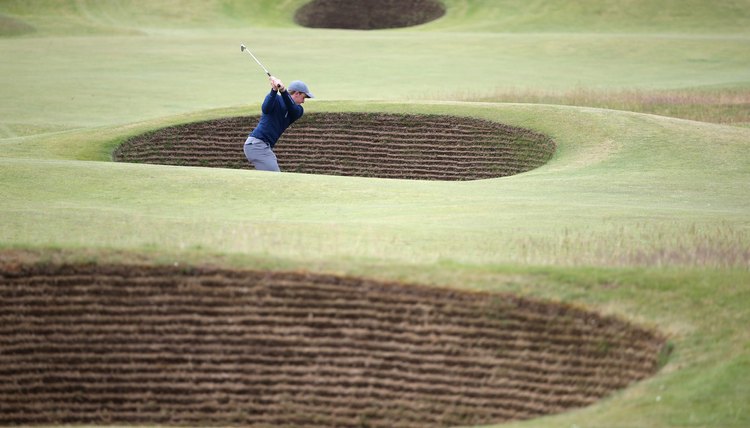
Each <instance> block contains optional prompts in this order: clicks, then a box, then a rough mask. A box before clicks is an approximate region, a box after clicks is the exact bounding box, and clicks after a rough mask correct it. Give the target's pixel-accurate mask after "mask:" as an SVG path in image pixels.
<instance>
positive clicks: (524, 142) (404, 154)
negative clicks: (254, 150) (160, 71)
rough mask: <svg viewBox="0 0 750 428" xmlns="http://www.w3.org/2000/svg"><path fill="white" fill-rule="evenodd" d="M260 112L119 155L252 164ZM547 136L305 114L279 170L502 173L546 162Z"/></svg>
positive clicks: (464, 123)
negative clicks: (249, 141) (250, 145)
mask: <svg viewBox="0 0 750 428" xmlns="http://www.w3.org/2000/svg"><path fill="white" fill-rule="evenodd" d="M257 124H258V116H248V117H233V118H225V119H217V120H211V121H205V122H198V123H190V124H185V125H179V126H173V127H168V128H163V129H159V130H156V131H153V132H149V133H147V134H144V135H140V136H137V137H134V138H131V139H130V140H128V141H126V142H125V143H123V144H122V145H121V146H120V147H119V148H118V149H117V150H116V151H115V153H114V159H115V160H117V161H121V162H143V163H154V164H164V165H189V166H209V167H223V168H246V169H252V165H251V164H250V163H249V162H248V161H247V159H246V158H245V154H244V152H243V150H242V147H243V144H244V142H245V139H246V138H247V135H248V134H249V133H250V131H252V129H253V128H254V127H255V126H256V125H257ZM554 151H555V143H554V141H552V139H551V138H549V137H548V136H546V135H543V134H540V133H537V132H534V131H531V130H528V129H523V128H518V127H513V126H508V125H504V124H500V123H496V122H490V121H486V120H479V119H472V118H465V117H455V116H438V115H397V114H384V113H307V114H305V115H304V116H303V117H302V119H300V120H298V121H297V122H295V123H294V124H292V126H291V127H290V128H289V129H287V131H286V132H285V133H284V134H283V135H282V137H281V138H280V139H279V141H278V143H277V144H276V147H275V148H274V152H275V153H276V156H277V157H278V160H279V166H280V167H281V170H282V171H286V172H301V173H309V174H327V175H344V176H359V177H380V178H405V179H418V180H477V179H484V178H495V177H504V176H508V175H513V174H518V173H520V172H524V171H529V170H531V169H534V168H537V167H539V166H541V165H544V164H545V163H546V162H547V161H548V160H549V159H550V158H551V157H552V155H553V154H554Z"/></svg>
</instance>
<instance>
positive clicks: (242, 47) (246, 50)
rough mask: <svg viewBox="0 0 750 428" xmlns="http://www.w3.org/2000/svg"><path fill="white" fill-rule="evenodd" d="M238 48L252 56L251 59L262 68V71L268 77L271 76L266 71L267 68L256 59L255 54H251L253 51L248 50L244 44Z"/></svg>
mask: <svg viewBox="0 0 750 428" xmlns="http://www.w3.org/2000/svg"><path fill="white" fill-rule="evenodd" d="M240 50H241V51H242V52H247V53H249V54H250V56H251V57H253V59H254V60H255V62H257V63H258V65H259V66H260V67H261V68H262V69H263V71H265V72H266V74H267V75H268V77H271V73H270V72H269V71H268V69H267V68H266V67H265V66H263V64H261V63H260V61H258V58H256V57H255V55H253V53H252V52H250V50H249V49H248V48H247V47H246V46H245V45H240Z"/></svg>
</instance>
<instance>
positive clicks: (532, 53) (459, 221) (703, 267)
mask: <svg viewBox="0 0 750 428" xmlns="http://www.w3.org/2000/svg"><path fill="white" fill-rule="evenodd" d="M304 3H305V2H304V1H302V0H289V1H284V2H278V1H276V2H271V1H267V0H263V1H256V2H242V1H239V0H226V1H219V0H212V1H197V0H183V1H166V0H160V1H154V2H146V3H144V2H135V1H124V0H123V1H117V2H98V1H93V0H88V1H86V0H83V1H52V0H40V1H35V2H26V1H4V2H0V18H2V20H0V57H1V58H2V61H0V88H2V89H0V91H2V92H1V94H2V96H1V97H0V184H1V186H0V200H2V204H0V218H1V219H2V221H0V248H2V249H3V250H4V251H5V253H4V254H11V253H12V252H29V253H30V254H34V255H35V256H34V257H36V258H38V259H39V260H63V261H100V262H126V263H133V262H141V261H144V260H146V261H148V262H150V263H175V262H179V263H191V264H203V263H210V264H219V265H224V266H230V267H237V268H253V269H292V270H296V269H307V270H312V271H324V272H334V273H343V274H351V275H364V276H371V277H377V278H381V279H395V280H404V281H409V282H420V283H426V284H435V285H448V286H454V287H460V288H467V289H484V290H496V291H510V292H514V293H518V294H521V295H527V296H533V297H541V298H546V299H553V300H559V301H565V302H569V303H572V304H576V305H586V306H588V307H591V308H594V309H596V310H599V311H601V312H604V313H608V314H615V315H618V316H621V317H624V318H626V319H629V320H632V321H634V322H638V323H641V324H644V325H646V326H649V327H654V328H658V329H659V330H661V331H662V332H664V333H665V334H667V335H668V337H669V340H670V343H671V344H672V346H673V347H674V350H673V353H672V354H671V355H670V356H668V357H665V361H664V363H665V366H664V367H663V369H662V370H661V371H660V372H659V373H658V374H657V375H656V376H655V377H653V378H651V379H648V380H646V381H644V382H641V383H639V384H637V385H634V386H632V387H630V388H628V389H626V390H624V391H622V392H619V393H617V394H615V395H614V396H612V397H610V398H608V399H606V400H604V401H602V402H601V403H598V404H596V405H594V406H591V407H588V408H585V409H580V410H575V411H571V412H568V413H565V414H562V415H556V416H550V417H545V418H541V419H538V420H533V421H525V422H519V423H514V424H509V425H508V426H513V427H516V426H518V427H532V426H533V427H560V426H564V427H572V426H577V427H581V428H584V427H623V428H624V427H686V426H691V427H738V428H739V427H746V426H750V408H748V406H747V403H748V402H750V387H748V386H747V382H745V381H744V379H746V378H748V376H750V334H748V329H747V328H746V326H747V325H748V324H749V323H750V191H749V190H750V154H748V153H750V127H748V126H747V125H748V124H750V119H748V117H750V95H749V94H750V1H730V0H727V1H718V2H708V1H676V0H674V1H672V0H662V1H657V2H647V1H640V0H639V1H636V0H633V1H619V2H615V1H609V0H606V1H593V0H590V1H588V0H587V1H579V2H574V1H561V2H544V1H526V2H522V1H510V0H502V1H492V0H485V1H479V0H477V1H469V0H451V1H445V4H446V6H447V14H446V16H445V17H443V18H441V19H438V20H436V21H434V22H431V23H429V24H426V25H423V26H419V27H416V28H407V29H398V30H386V31H371V32H358V31H345V30H321V29H316V30H312V29H305V28H299V27H297V26H295V25H294V23H293V21H292V16H293V12H294V8H295V7H297V6H299V5H302V4H304ZM17 28H24V29H26V30H28V31H26V30H24V31H19V30H16V29H17ZM30 28H33V31H31V30H30ZM241 43H245V44H246V45H247V46H248V47H249V48H250V49H251V50H252V51H253V52H254V53H255V54H256V55H257V56H258V57H259V58H260V59H261V60H262V61H263V62H264V64H265V65H266V66H267V67H268V68H269V69H270V70H271V71H272V72H273V73H275V74H277V75H278V76H279V77H281V78H282V79H284V80H285V81H290V80H293V79H297V78H301V79H304V80H305V81H306V82H307V83H308V84H309V85H310V88H311V90H312V91H313V92H314V93H315V94H316V96H317V99H314V100H310V101H309V102H307V103H305V109H306V111H307V112H349V111H351V112H355V111H356V112H359V111H377V112H389V113H410V114H446V115H458V116H469V117H475V118H481V119H486V120H491V121H496V122H501V123H506V124H510V125H515V126H521V127H526V128H529V129H533V130H535V131H539V132H542V133H544V134H547V135H549V136H550V137H552V138H553V139H554V140H555V142H556V143H557V146H558V149H557V152H556V153H555V155H554V157H553V158H552V160H551V161H550V162H549V163H548V164H546V165H545V166H543V167H541V168H538V169H535V170H533V171H529V172H526V173H523V174H520V175H517V176H511V177H504V178H498V179H491V180H480V181H469V182H426V181H410V180H385V179H373V178H355V177H336V176H317V175H305V174H292V173H284V174H269V173H264V172H258V171H252V170H231V169H209V168H197V167H174V166H158V165H143V164H121V163H114V162H112V161H111V152H112V150H114V148H115V147H116V146H117V144H119V143H120V142H122V141H124V139H126V138H127V137H129V136H133V135H136V134H140V133H143V132H146V131H149V130H152V129H158V128H161V127H164V126H168V125H174V124H179V123H186V122H192V121H197V120H205V119H212V118H219V117H227V116H240V115H243V116H244V115H257V114H258V113H259V110H260V101H261V100H262V97H263V96H264V94H265V93H266V92H267V91H268V83H267V82H266V77H265V75H264V73H263V71H262V70H261V69H260V68H259V67H258V66H257V64H255V63H254V62H253V61H252V60H251V59H250V58H249V57H248V56H247V55H244V54H242V53H241V52H240V49H239V46H240V44H241ZM687 119H689V120H687ZM246 131H247V132H249V131H250V129H248V130H246ZM242 143H243V141H238V142H237V144H238V148H239V147H240V146H241V145H242ZM238 153H239V156H242V152H241V151H238ZM0 257H1V256H0Z"/></svg>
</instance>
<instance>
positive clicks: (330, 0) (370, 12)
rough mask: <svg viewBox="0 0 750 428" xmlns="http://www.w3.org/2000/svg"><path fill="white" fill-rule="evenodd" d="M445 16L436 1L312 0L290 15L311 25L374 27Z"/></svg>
mask: <svg viewBox="0 0 750 428" xmlns="http://www.w3.org/2000/svg"><path fill="white" fill-rule="evenodd" d="M443 15H445V6H444V5H443V4H442V3H441V2H440V1H438V0H357V1H351V0H313V1H311V2H309V3H307V4H305V5H304V6H302V7H301V8H299V9H297V12H296V13H295V14H294V20H295V22H297V23H298V24H299V25H302V26H304V27H312V28H344V29H350V30H376V29H381V28H402V27H412V26H415V25H419V24H424V23H427V22H430V21H433V20H435V19H438V18H440V17H441V16H443Z"/></svg>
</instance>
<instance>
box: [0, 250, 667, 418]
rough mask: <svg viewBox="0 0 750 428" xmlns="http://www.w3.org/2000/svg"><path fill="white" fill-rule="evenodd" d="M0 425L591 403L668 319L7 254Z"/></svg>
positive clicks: (324, 281) (645, 360)
mask: <svg viewBox="0 0 750 428" xmlns="http://www.w3.org/2000/svg"><path fill="white" fill-rule="evenodd" d="M0 318H1V321H2V322H0V377H2V378H3V382H2V383H1V384H0V424H2V425H17V424H31V425H36V424H53V425H57V424H93V425H101V424H127V425H130V424H145V425H151V424H165V425H192V426H196V425H209V426H227V425H242V426H256V427H260V426H295V427H352V426H366V427H389V428H394V427H428V426H429V427H438V426H443V427H447V426H455V425H474V424H485V423H491V422H501V421H508V420H513V419H525V418H533V417H536V416H540V415H545V414H551V413H557V412H562V411H564V410H566V409H571V408H575V407H580V406H586V405H588V404H591V403H593V402H595V401H597V400H599V399H600V398H602V397H605V396H607V395H608V394H610V393H611V392H612V391H615V390H618V389H620V388H623V387H625V386H627V385H628V384H630V383H632V382H634V381H637V380H639V379H643V378H645V377H647V376H649V375H651V374H653V373H654V372H655V371H656V370H657V366H658V359H659V354H660V352H661V350H662V348H663V347H664V340H663V338H661V337H660V336H659V335H658V334H656V333H654V332H651V331H648V330H645V329H642V328H639V327H637V326H634V325H631V324H628V323H625V322H623V321H620V320H617V319H613V318H608V317H603V316H600V315H597V314H595V313H591V312H586V311H583V310H580V309H576V308H572V307H569V306H564V305H560V304H551V303H542V302H535V301H531V300H524V299H519V298H515V297H513V296H508V295H499V294H488V293H469V292H460V291H454V290H449V289H440V288H434V287H424V286H415V285H407V284H401V283H384V282H377V281H371V280H366V279H358V278H345V277H337V276H327V275H319V274H307V273H279V272H274V273H272V272H255V271H230V270H217V269H198V268H186V267H172V266H170V267H146V266H97V265H55V264H47V265H33V266H32V265H12V266H9V265H6V266H1V265H0Z"/></svg>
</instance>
